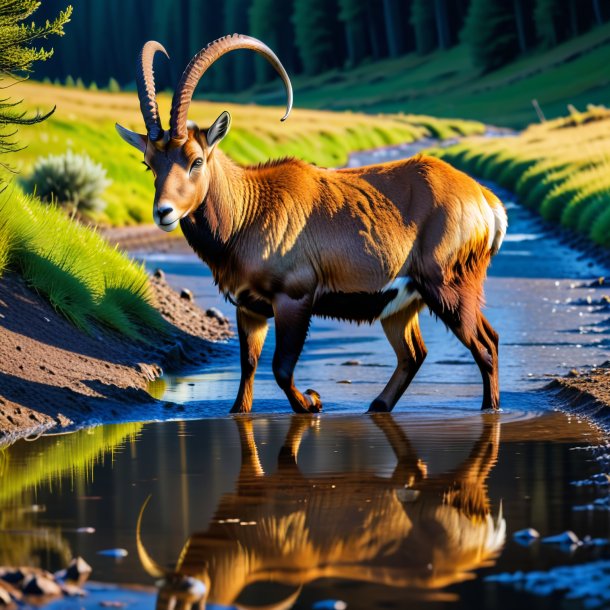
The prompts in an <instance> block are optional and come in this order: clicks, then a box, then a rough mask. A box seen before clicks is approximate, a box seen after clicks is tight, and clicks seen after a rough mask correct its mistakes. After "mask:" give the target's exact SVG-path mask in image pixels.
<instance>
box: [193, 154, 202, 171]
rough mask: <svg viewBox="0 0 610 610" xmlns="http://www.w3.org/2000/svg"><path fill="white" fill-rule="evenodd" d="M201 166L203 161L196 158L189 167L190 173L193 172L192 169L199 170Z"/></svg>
mask: <svg viewBox="0 0 610 610" xmlns="http://www.w3.org/2000/svg"><path fill="white" fill-rule="evenodd" d="M202 165H203V159H202V158H201V157H198V158H197V159H195V160H194V161H193V165H191V171H193V170H194V169H199V168H200V167H201V166H202Z"/></svg>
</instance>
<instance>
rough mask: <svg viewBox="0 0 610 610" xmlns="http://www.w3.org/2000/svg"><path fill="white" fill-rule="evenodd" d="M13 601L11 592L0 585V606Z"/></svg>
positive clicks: (8, 604)
mask: <svg viewBox="0 0 610 610" xmlns="http://www.w3.org/2000/svg"><path fill="white" fill-rule="evenodd" d="M12 603H13V598H12V596H11V594H10V593H9V592H8V591H7V590H6V589H5V588H4V587H3V586H2V585H0V607H1V606H10V605H11V604H12Z"/></svg>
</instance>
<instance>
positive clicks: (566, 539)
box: [540, 530, 582, 546]
mask: <svg viewBox="0 0 610 610" xmlns="http://www.w3.org/2000/svg"><path fill="white" fill-rule="evenodd" d="M540 542H544V544H558V545H560V546H578V545H580V544H582V543H581V542H580V539H579V538H578V536H577V535H576V534H575V533H574V532H573V531H571V530H567V531H565V532H562V533H561V534H557V535H556V536H547V537H546V538H542V539H541V540H540Z"/></svg>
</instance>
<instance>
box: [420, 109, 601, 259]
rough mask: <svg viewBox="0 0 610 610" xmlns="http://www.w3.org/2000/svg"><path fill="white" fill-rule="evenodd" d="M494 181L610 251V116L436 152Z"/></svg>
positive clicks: (577, 117) (596, 112) (588, 116)
mask: <svg viewBox="0 0 610 610" xmlns="http://www.w3.org/2000/svg"><path fill="white" fill-rule="evenodd" d="M431 152H432V153H433V154H436V155H438V156H440V157H442V158H444V159H445V160H446V161H449V162H450V163H452V164H453V165H455V166H457V167H459V168H461V169H463V170H465V171H467V172H470V173H472V174H474V175H477V176H480V177H482V178H487V179H489V180H494V181H495V182H497V183H499V184H500V185H502V186H504V187H506V188H508V189H509V190H511V191H513V192H515V193H517V194H518V195H519V197H520V198H521V201H522V202H523V203H525V205H527V206H528V207H530V208H532V209H534V210H536V211H537V212H539V213H540V214H541V215H542V216H543V217H544V218H546V219H547V220H549V221H552V222H557V223H560V224H561V225H563V226H565V227H567V228H569V229H572V230H574V231H576V232H578V233H580V234H582V235H584V236H586V237H588V238H589V239H591V240H593V241H594V242H595V243H597V244H600V245H602V246H605V247H607V248H610V111H609V110H607V109H605V108H598V109H592V110H591V111H589V112H586V113H579V114H574V115H572V116H570V117H568V118H566V119H556V120H554V121H549V122H547V123H544V124H538V125H532V126H531V127H529V128H528V129H527V130H525V131H524V132H523V133H521V134H520V135H519V136H515V137H505V138H493V139H490V138H485V139H482V138H469V139H466V140H463V141H462V142H460V143H459V144H456V145H454V146H451V147H449V148H446V149H435V150H433V151H431Z"/></svg>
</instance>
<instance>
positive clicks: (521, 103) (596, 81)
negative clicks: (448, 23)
mask: <svg viewBox="0 0 610 610" xmlns="http://www.w3.org/2000/svg"><path fill="white" fill-rule="evenodd" d="M609 64H610V24H605V25H603V26H601V27H598V28H595V29H594V30H592V31H590V32H588V33H587V34H585V35H583V36H580V37H578V38H574V39H572V40H570V41H568V42H565V43H563V44H561V45H559V46H557V47H556V48H554V49H552V50H548V51H536V50H534V51H532V52H530V53H529V54H527V55H525V56H523V57H521V58H519V59H518V60H517V61H514V62H513V63H511V64H509V65H507V66H505V67H503V68H501V69H499V70H497V71H495V72H492V73H490V74H484V75H482V74H481V73H480V71H479V70H478V69H476V68H475V66H474V65H473V63H472V60H471V57H470V53H469V49H468V48H467V46H465V45H460V46H457V47H454V48H452V49H450V50H448V51H439V52H436V53H433V54H430V55H426V56H423V57H422V56H417V55H415V54H411V55H406V56H404V57H400V58H397V59H390V60H384V61H381V62H374V63H370V64H367V65H363V66H361V67H358V68H355V69H353V70H349V71H339V70H334V71H332V72H327V73H325V74H321V75H319V76H316V77H314V78H311V77H310V78H306V77H297V78H295V79H294V80H293V85H294V89H295V101H296V104H297V105H298V106H299V107H307V108H327V109H331V110H343V109H353V110H360V111H364V112H371V113H376V112H386V113H400V112H403V113H407V112H408V113H426V114H432V115H435V116H441V117H461V118H465V119H475V120H478V121H484V122H486V123H491V124H495V125H503V126H509V127H517V128H523V127H525V126H526V125H527V124H528V123H530V122H531V121H532V120H535V118H536V115H535V114H534V110H533V108H532V105H531V100H532V99H534V98H535V99H538V101H539V103H540V105H541V106H542V108H543V110H544V112H545V113H546V116H547V118H554V117H558V116H561V115H562V114H564V113H565V110H566V105H567V104H568V103H573V104H576V105H577V106H584V105H585V104H587V103H594V104H603V103H608V100H610V78H608V65H609ZM206 95H207V94H206ZM281 95H282V92H281V89H280V87H279V86H278V84H277V82H273V83H270V84H269V85H268V86H264V87H259V88H257V89H254V90H250V91H245V92H244V93H242V94H239V95H236V96H235V101H244V102H245V101H250V102H251V101H254V102H258V103H273V104H280V103H281V99H282V97H281ZM207 97H210V96H209V95H207Z"/></svg>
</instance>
